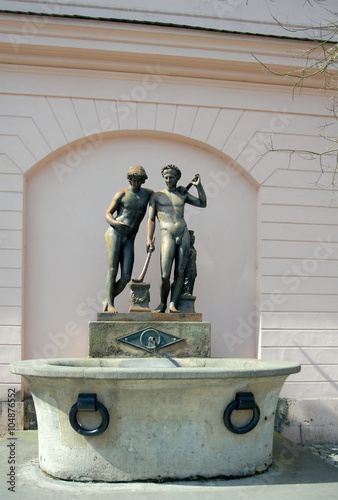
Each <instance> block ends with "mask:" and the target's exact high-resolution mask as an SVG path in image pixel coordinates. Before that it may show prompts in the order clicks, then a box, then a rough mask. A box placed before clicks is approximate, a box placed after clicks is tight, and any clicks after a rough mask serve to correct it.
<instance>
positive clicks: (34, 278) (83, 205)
mask: <svg viewBox="0 0 338 500" xmlns="http://www.w3.org/2000/svg"><path fill="white" fill-rule="evenodd" d="M136 163H137V164H141V165H142V166H143V167H144V168H145V169H146V171H147V174H148V180H147V181H146V183H145V186H146V187H149V188H151V189H153V190H155V191H158V190H161V189H163V187H164V182H163V178H162V176H161V168H162V166H164V165H166V164H168V163H173V164H176V165H177V166H179V168H180V169H181V170H182V178H181V181H180V184H182V185H186V184H188V183H189V181H190V180H191V179H192V177H193V176H194V174H195V173H199V174H200V175H201V179H202V183H203V186H204V188H205V190H206V192H207V195H208V207H207V208H206V209H198V208H194V207H190V206H186V212H185V218H186V221H187V223H188V227H189V229H192V230H194V231H195V235H196V245H195V246H196V249H197V252H198V261H197V265H198V277H197V280H196V285H195V291H194V293H195V294H196V296H197V301H196V312H202V313H203V320H204V321H210V322H211V324H212V356H215V357H256V356H257V338H258V327H259V325H258V321H257V318H256V316H257V315H256V313H255V311H256V305H255V304H256V287H257V285H256V283H257V278H256V246H257V244H256V240H257V236H256V227H257V185H255V182H254V181H253V180H252V179H251V178H250V177H249V176H248V174H247V173H246V172H244V171H243V170H242V169H241V168H240V166H239V165H237V164H235V162H233V161H232V160H231V159H230V158H228V157H226V156H225V155H224V154H223V153H221V152H220V151H218V150H216V149H215V148H211V147H209V146H208V147H207V146H206V145H205V144H204V143H202V142H198V141H194V140H191V139H187V138H184V137H182V136H178V135H174V134H169V133H168V134H167V133H159V132H157V133H155V132H152V131H149V132H137V131H128V132H124V133H123V132H106V133H104V134H100V135H97V136H91V137H87V138H85V139H83V140H79V141H75V142H74V143H72V144H70V145H68V146H64V147H62V148H60V149H59V150H58V151H56V152H54V153H52V154H51V155H49V156H48V157H46V158H44V159H43V160H42V161H41V162H39V163H38V164H37V165H36V166H35V167H34V168H32V169H31V170H30V171H29V172H28V173H27V174H26V195H25V210H24V212H25V224H24V228H25V231H24V234H25V253H24V357H25V358H34V357H73V356H74V357H79V356H87V354H88V321H92V320H95V318H96V314H97V312H99V311H101V301H102V300H103V298H104V296H105V290H104V289H105V279H106V273H107V262H106V254H105V244H104V233H105V231H106V229H107V223H106V221H105V219H104V213H105V211H106V209H107V207H108V205H109V203H110V201H111V199H112V197H113V195H114V194H115V193H116V192H117V191H118V190H120V189H121V188H123V187H125V186H127V185H128V182H127V180H126V172H127V170H128V168H129V166H131V165H133V164H136ZM194 190H195V188H194V187H192V188H191V193H192V194H193V193H194ZM156 240H157V248H156V251H155V253H154V254H153V256H152V259H151V264H150V267H149V270H148V274H147V281H150V283H151V289H150V293H151V308H152V309H153V308H154V307H156V306H157V304H158V302H159V279H160V273H159V258H160V255H159V248H160V246H159V242H160V233H159V228H158V226H157V230H156ZM145 241H146V218H145V219H144V221H143V223H142V225H141V227H140V231H139V233H138V235H137V238H136V247H135V248H136V258H135V265H134V271H133V275H134V276H137V275H138V274H139V272H140V271H141V269H142V267H143V264H144V260H145V256H146V253H145ZM116 305H117V309H118V311H119V312H127V311H128V308H129V290H128V288H126V289H125V291H124V292H123V293H122V294H121V295H120V296H119V297H118V298H117V299H116ZM253 318H254V319H253ZM135 354H137V353H135Z"/></svg>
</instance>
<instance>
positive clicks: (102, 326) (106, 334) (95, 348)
mask: <svg viewBox="0 0 338 500" xmlns="http://www.w3.org/2000/svg"><path fill="white" fill-rule="evenodd" d="M115 316H116V315H115ZM118 316H120V315H118ZM126 316H127V315H126ZM137 316H142V315H141V314H140V315H137ZM144 316H148V314H145V315H144ZM156 316H157V315H156ZM160 316H163V314H162V315H160ZM165 316H169V315H165ZM170 316H173V317H175V316H185V315H176V314H171V315H170ZM186 316H189V315H186ZM144 319H145V320H143V321H142V320H140V319H139V320H133V321H102V320H101V321H92V322H90V323H89V357H91V358H115V357H135V356H137V357H140V358H143V357H163V356H164V355H165V354H169V355H170V356H175V357H181V358H185V357H203V358H208V357H210V351H211V325H210V323H206V322H202V321H179V320H178V318H176V321H175V320H174V318H173V319H172V320H171V321H149V320H146V318H144ZM145 329H154V330H157V331H159V332H160V333H159V335H160V336H161V332H163V333H164V334H165V335H163V336H166V335H171V336H172V337H173V338H174V339H175V343H172V344H169V345H165V346H164V347H161V344H160V343H158V342H157V340H156V333H155V335H154V337H155V343H157V347H156V348H153V349H150V350H147V349H146V348H142V347H140V346H138V347H136V346H135V345H130V344H128V343H125V339H126V337H127V336H130V335H132V334H137V333H138V332H142V331H144V330H145ZM141 335H142V333H141ZM144 347H146V345H145V346H144Z"/></svg>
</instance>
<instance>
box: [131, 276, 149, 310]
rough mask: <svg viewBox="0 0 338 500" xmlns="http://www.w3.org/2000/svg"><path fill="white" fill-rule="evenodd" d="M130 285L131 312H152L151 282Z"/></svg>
mask: <svg viewBox="0 0 338 500" xmlns="http://www.w3.org/2000/svg"><path fill="white" fill-rule="evenodd" d="M129 287H130V309H129V312H130V313H133V312H136V313H137V312H150V307H149V301H150V293H149V289H150V283H143V282H142V283H133V282H131V283H130V284H129Z"/></svg>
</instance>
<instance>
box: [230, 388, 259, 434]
mask: <svg viewBox="0 0 338 500" xmlns="http://www.w3.org/2000/svg"><path fill="white" fill-rule="evenodd" d="M234 410H252V413H253V415H252V419H251V420H250V422H249V423H248V424H246V425H243V426H242V427H237V426H236V425H234V424H233V423H232V422H231V414H232V412H233V411H234ZM260 414H261V412H260V410H259V407H258V406H257V404H256V402H255V398H254V395H253V394H252V392H237V393H236V399H235V400H234V401H232V402H231V403H230V404H229V405H228V406H227V408H226V409H225V412H224V415H223V421H224V425H225V427H226V428H227V429H228V430H229V431H231V432H233V433H234V434H246V433H247V432H250V431H251V430H252V429H254V428H255V427H256V425H257V424H258V422H259V419H260Z"/></svg>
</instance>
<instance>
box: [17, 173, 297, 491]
mask: <svg viewBox="0 0 338 500" xmlns="http://www.w3.org/2000/svg"><path fill="white" fill-rule="evenodd" d="M175 168H176V169H177V167H175ZM133 172H134V173H133V174H132V175H131V177H132V178H131V181H130V184H131V187H130V188H126V190H123V191H124V194H126V192H127V194H128V196H129V200H128V203H126V204H125V206H124V207H123V206H122V207H120V206H117V205H118V203H121V199H123V196H122V195H119V196H120V197H119V196H117V197H116V196H115V197H114V200H115V201H114V200H113V202H112V204H111V205H110V208H109V210H108V215H107V214H106V218H107V220H108V221H109V223H110V225H111V228H110V229H109V230H108V231H109V232H108V235H107V236H106V241H107V242H108V243H107V247H108V262H111V261H113V260H114V258H113V257H114V251H113V250H112V249H113V248H114V245H115V248H117V249H118V252H120V250H121V245H122V242H123V245H125V246H126V241H127V239H128V234H130V232H129V229H128V227H129V228H130V225H131V223H132V222H133V220H132V218H129V224H127V223H126V219H128V210H129V209H130V205H131V203H132V202H133V193H139V192H140V189H143V188H141V187H140V186H141V181H140V173H141V174H142V175H141V177H142V176H143V177H142V178H143V180H144V173H143V172H142V170H140V168H135V167H133ZM135 172H136V174H135ZM177 172H178V169H177V170H175V169H174V168H173V166H172V165H170V166H167V167H165V169H163V172H162V173H163V176H164V178H165V181H166V185H167V190H163V191H161V192H159V193H156V194H154V195H152V196H151V198H150V193H149V192H148V191H147V192H142V193H143V195H142V196H137V198H138V200H140V199H141V203H142V210H141V212H140V211H139V208H140V207H136V209H137V210H138V213H141V216H140V218H141V219H142V218H143V216H144V213H145V210H146V206H147V203H148V202H149V199H150V209H149V222H148V257H147V262H146V266H147V265H148V263H149V259H150V255H151V253H152V251H153V249H154V238H153V234H154V233H153V231H154V224H155V214H157V217H158V218H159V222H160V227H161V229H162V233H166V232H167V231H168V224H169V225H170V214H171V213H172V212H171V210H172V207H171V208H170V207H169V208H168V199H171V200H173V203H174V204H175V216H177V213H180V214H181V216H182V217H181V219H180V220H178V221H177V220H176V222H175V228H174V229H173V230H175V231H176V230H177V227H180V228H181V229H180V231H181V233H179V234H174V235H173V240H174V245H176V247H177V248H179V249H180V251H179V252H178V253H177V259H178V260H177V261H176V265H175V274H174V283H173V285H172V286H171V300H170V305H169V310H170V313H169V314H168V313H166V312H165V310H166V301H167V297H168V294H169V291H170V286H169V278H168V274H167V273H166V266H167V265H168V260H170V259H171V258H172V255H173V254H172V253H171V252H167V253H166V251H165V250H164V251H163V252H162V254H161V264H162V265H161V268H162V279H161V302H160V305H159V306H158V308H157V310H156V312H154V313H151V312H150V310H149V307H148V299H147V296H148V295H149V287H148V286H147V287H143V286H142V285H144V283H143V281H142V280H143V278H144V274H145V273H143V271H142V273H141V277H142V279H141V281H140V280H139V279H136V280H134V285H135V284H139V285H141V287H140V289H141V291H139V290H138V291H137V292H135V286H134V285H133V286H132V287H131V290H132V297H133V300H132V301H131V302H132V311H131V312H129V313H126V314H118V313H117V312H116V310H115V306H114V298H115V296H116V295H118V293H120V292H121V291H122V290H123V288H124V287H125V284H126V281H128V279H129V280H130V276H129V275H130V272H131V267H132V266H129V270H127V271H126V269H125V268H124V270H122V272H121V276H122V277H121V279H120V281H118V282H116V281H115V278H116V269H114V268H113V266H112V265H110V268H109V274H108V279H107V300H106V301H105V303H104V312H103V313H100V314H99V315H98V321H97V322H93V324H92V325H90V350H89V354H90V356H91V357H89V358H77V359H44V360H25V361H21V362H17V363H13V364H12V365H11V371H12V372H13V373H15V374H17V375H22V376H23V377H24V378H25V379H26V381H27V383H28V385H29V387H30V389H31V392H32V395H33V398H34V403H35V408H36V413H37V420H38V436H39V463H40V467H41V469H42V470H43V471H44V472H46V473H48V474H50V475H51V476H53V477H55V478H60V479H66V480H73V481H84V482H85V481H105V482H118V481H142V480H148V481H149V480H153V481H164V480H171V479H185V478H196V477H205V478H211V477H217V476H223V477H242V476H248V475H251V474H254V473H256V472H263V471H264V470H266V469H267V468H268V467H269V465H270V464H271V461H272V445H273V428H274V417H275V412H276V407H277V402H278V395H279V392H280V390H281V388H282V385H283V383H284V381H285V379H286V377H287V376H288V375H289V374H291V373H296V372H298V371H299V370H300V367H299V365H298V364H295V363H292V362H283V361H268V360H257V359H219V358H210V357H209V356H210V325H209V326H208V325H206V324H205V323H203V322H202V321H201V315H199V314H197V313H195V311H194V305H193V304H194V300H193V299H194V297H193V295H192V286H191V282H193V281H194V279H195V274H196V273H195V270H194V268H195V263H194V262H190V264H189V265H187V262H188V257H189V254H190V255H192V254H193V256H195V252H192V253H191V252H189V241H190V239H191V234H190V235H189V233H188V231H187V229H186V226H185V223H184V219H183V206H184V202H187V203H193V204H195V205H196V206H201V207H203V206H205V205H206V199H205V195H204V191H203V188H202V186H201V183H200V179H199V176H195V177H194V179H193V181H192V184H193V185H195V186H196V188H197V191H198V198H196V197H193V196H191V195H190V194H189V195H188V189H189V188H190V186H189V185H188V186H187V188H181V189H179V188H176V183H177V180H178V174H177ZM133 176H134V177H135V178H133ZM137 176H138V178H137ZM119 193H120V194H121V192H119ZM119 193H117V195H118V194H119ZM142 193H141V194H142ZM117 199H119V200H120V201H119V202H118V203H117V202H116V200H117ZM115 210H117V213H118V214H119V215H118V217H117V219H115V218H114V217H113V215H112V214H113V212H114V211H115ZM133 210H135V206H134V208H133ZM161 210H162V212H163V213H161ZM159 214H160V215H159ZM129 215H130V214H129ZM116 221H117V224H116V227H118V226H120V228H119V229H118V231H122V232H121V234H123V238H122V237H121V238H120V240H119V239H118V238H117V239H116V237H115V236H116V235H114V223H115V222H116ZM164 226H165V229H164ZM121 227H122V229H121ZM134 229H135V231H137V229H138V226H137V225H136V226H134ZM133 236H135V233H133ZM163 237H164V238H166V237H167V235H164V236H163V234H162V238H163ZM114 238H115V239H114ZM167 243H168V242H167ZM169 243H170V242H169ZM123 245H122V247H123ZM184 245H187V247H186V248H184ZM165 248H168V245H167V247H165ZM124 249H125V247H124ZM182 255H183V256H185V258H184V259H183V260H182V259H181V257H179V256H182ZM125 257H126V258H127V257H128V255H127V254H126V255H125ZM180 259H181V260H180ZM171 265H172V262H169V267H171ZM186 268H189V273H188V275H187V273H186V272H185V269H186ZM145 271H146V269H145ZM112 280H113V281H112ZM189 280H190V284H189ZM136 288H137V287H136ZM183 289H185V290H186V291H188V293H187V296H186V297H184V294H181V292H182V290H183ZM144 290H146V292H145V293H144ZM135 293H136V297H137V294H138V293H141V295H142V297H141V299H139V298H136V299H135ZM185 298H188V301H186V300H184V299H185ZM185 307H186V308H187V309H185V312H182V310H184V308H185ZM107 339H108V340H107ZM100 346H101V347H100ZM100 349H101V351H100ZM121 353H122V356H121ZM201 353H202V355H201ZM136 354H138V355H136Z"/></svg>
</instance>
